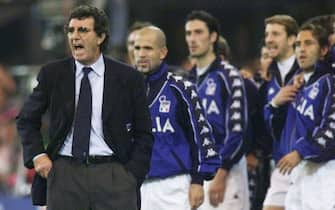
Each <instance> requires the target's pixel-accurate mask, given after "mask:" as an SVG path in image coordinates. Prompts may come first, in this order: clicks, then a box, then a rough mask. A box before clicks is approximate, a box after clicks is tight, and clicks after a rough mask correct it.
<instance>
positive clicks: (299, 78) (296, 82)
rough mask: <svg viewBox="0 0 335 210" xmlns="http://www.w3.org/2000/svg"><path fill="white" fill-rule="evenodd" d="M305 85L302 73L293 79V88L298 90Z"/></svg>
mask: <svg viewBox="0 0 335 210" xmlns="http://www.w3.org/2000/svg"><path fill="white" fill-rule="evenodd" d="M304 83H305V80H304V74H303V73H300V74H297V75H295V76H294V77H293V86H295V87H296V88H298V89H299V88H300V87H301V86H303V85H304Z"/></svg>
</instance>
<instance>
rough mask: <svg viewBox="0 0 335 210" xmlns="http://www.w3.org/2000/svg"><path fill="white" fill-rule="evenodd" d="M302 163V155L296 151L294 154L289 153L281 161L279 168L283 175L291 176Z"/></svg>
mask: <svg viewBox="0 0 335 210" xmlns="http://www.w3.org/2000/svg"><path fill="white" fill-rule="evenodd" d="M300 161H301V156H300V154H299V153H298V152H297V151H296V150H294V151H293V152H290V153H288V154H287V155H285V156H284V157H283V158H282V159H280V160H279V162H278V164H277V167H278V168H279V172H280V173H282V174H286V173H287V174H290V173H291V172H292V169H293V168H294V167H296V166H297V165H298V164H299V163H300Z"/></svg>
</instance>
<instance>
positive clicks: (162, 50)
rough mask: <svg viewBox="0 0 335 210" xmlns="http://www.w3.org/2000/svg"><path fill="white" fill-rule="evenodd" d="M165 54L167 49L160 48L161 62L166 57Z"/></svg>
mask: <svg viewBox="0 0 335 210" xmlns="http://www.w3.org/2000/svg"><path fill="white" fill-rule="evenodd" d="M167 53H168V49H167V48H166V47H163V48H161V49H160V51H159V58H160V59H161V60H164V58H165V57H166V56H167Z"/></svg>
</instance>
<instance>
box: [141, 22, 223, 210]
mask: <svg viewBox="0 0 335 210" xmlns="http://www.w3.org/2000/svg"><path fill="white" fill-rule="evenodd" d="M167 52H168V50H167V47H166V38H165V35H164V32H163V31H162V30H161V29H159V28H157V27H155V26H150V27H146V28H143V29H141V30H140V31H139V32H138V34H137V35H136V37H135V45H134V55H135V63H136V67H137V69H138V71H140V72H142V73H143V74H144V75H145V77H146V80H145V81H146V87H147V97H148V101H149V104H150V105H149V108H150V112H151V119H152V131H153V134H154V138H155V143H154V147H153V148H154V149H153V152H152V157H151V167H150V170H149V173H148V174H147V179H146V180H145V182H144V183H143V185H142V187H141V198H142V203H141V209H144V210H157V209H159V210H171V209H177V210H189V209H196V208H198V206H200V205H201V203H202V202H203V199H204V192H203V187H202V184H203V180H204V179H208V178H211V176H212V175H213V173H214V172H215V170H216V169H217V168H218V167H219V165H220V160H219V158H218V155H217V152H216V150H215V148H214V144H213V138H212V133H211V127H210V126H209V124H208V122H207V119H206V118H205V114H204V111H203V109H202V107H201V105H200V101H199V99H198V95H197V92H196V90H195V87H194V86H193V85H192V84H191V83H190V82H187V81H184V80H183V79H182V78H181V77H177V76H175V75H173V74H172V73H168V72H167V70H166V64H165V62H164V59H165V57H166V55H167Z"/></svg>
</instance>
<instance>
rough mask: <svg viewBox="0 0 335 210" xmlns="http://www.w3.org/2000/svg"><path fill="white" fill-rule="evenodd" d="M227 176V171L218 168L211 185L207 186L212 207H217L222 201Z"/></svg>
mask: <svg viewBox="0 0 335 210" xmlns="http://www.w3.org/2000/svg"><path fill="white" fill-rule="evenodd" d="M227 176H228V172H227V171H226V170H225V169H222V168H220V169H218V171H217V172H216V174H215V177H214V179H213V181H212V182H211V185H210V186H209V202H210V203H211V205H212V206H214V207H217V206H218V205H219V204H220V203H222V202H223V198H224V194H225V191H226V179H227Z"/></svg>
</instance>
